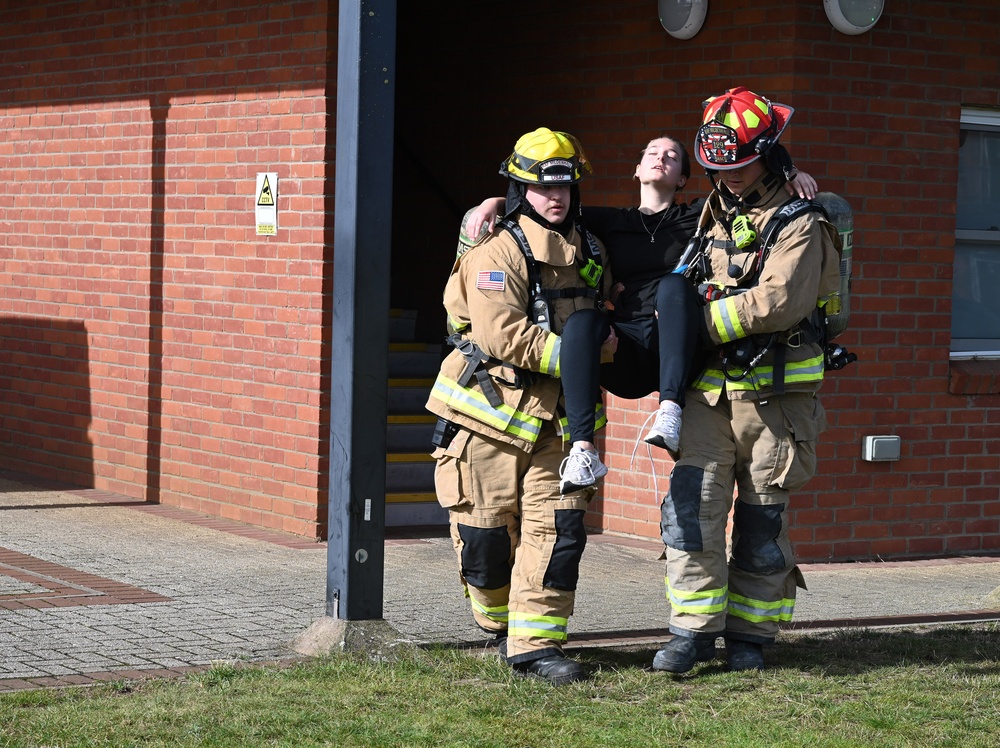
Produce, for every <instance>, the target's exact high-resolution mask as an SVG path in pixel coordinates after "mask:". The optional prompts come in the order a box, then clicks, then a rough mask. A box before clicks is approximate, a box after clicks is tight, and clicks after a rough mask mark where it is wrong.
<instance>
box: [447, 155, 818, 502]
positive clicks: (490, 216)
mask: <svg viewBox="0 0 1000 748" xmlns="http://www.w3.org/2000/svg"><path fill="white" fill-rule="evenodd" d="M690 176H691V161H690V158H689V156H688V153H687V151H686V150H685V148H684V146H683V145H682V144H681V143H680V142H679V141H678V140H676V139H674V138H671V137H669V136H666V135H664V136H661V137H658V138H654V139H653V140H651V141H649V143H648V144H647V145H646V147H645V148H644V149H643V150H642V155H641V158H640V160H639V163H638V164H637V165H636V167H635V174H634V175H633V179H635V180H637V181H638V182H639V206H638V207H633V208H609V207H588V206H583V207H582V209H581V215H582V222H583V225H584V226H585V227H586V228H587V229H588V230H589V231H592V232H593V233H594V234H595V235H596V236H597V237H598V238H599V239H600V240H601V241H602V242H603V244H604V246H605V247H606V249H607V251H608V260H609V265H610V272H611V276H612V278H613V279H614V281H615V285H614V290H613V291H612V299H611V302H612V304H610V305H609V308H608V314H607V315H604V314H601V313H600V312H598V311H597V310H581V311H580V312H576V313H574V314H573V315H572V316H571V317H570V318H569V320H568V321H567V323H566V326H565V327H564V329H563V331H562V347H561V354H560V369H561V372H562V374H561V376H562V383H563V391H564V393H565V400H566V411H567V412H566V416H567V421H568V423H569V433H570V438H571V439H572V443H573V445H572V449H571V450H570V453H569V456H568V457H567V458H566V459H565V460H564V462H563V466H562V469H561V470H560V491H561V492H562V493H569V492H572V491H575V490H578V489H579V488H582V487H585V486H589V485H593V484H594V483H595V482H596V481H597V479H598V478H601V477H603V476H604V475H606V474H607V472H608V468H607V466H606V465H604V464H603V463H602V462H601V459H600V456H599V454H598V452H597V448H596V446H595V444H594V431H595V412H594V410H593V403H594V399H595V398H594V395H595V393H597V394H599V393H600V388H601V387H603V388H604V389H606V390H608V391H609V392H611V393H612V394H614V395H617V396H619V397H623V398H626V399H630V400H635V399H639V398H642V397H645V396H646V395H649V394H650V393H652V392H657V391H658V392H659V399H660V406H659V408H658V409H657V411H656V412H655V413H654V414H652V415H651V416H650V418H649V419H647V423H648V422H649V420H651V419H653V424H652V426H651V427H650V428H649V431H648V432H647V433H646V435H645V437H644V440H645V441H646V442H647V443H649V444H652V445H655V446H657V447H661V448H663V449H666V450H667V451H668V452H669V453H670V454H671V456H672V457H674V458H675V459H676V457H677V447H678V444H679V441H680V428H681V412H682V408H683V407H684V391H685V389H686V388H687V383H688V380H689V378H690V373H691V371H692V365H693V363H694V361H695V358H696V356H697V354H698V352H699V350H700V345H699V337H700V332H699V330H700V327H699V325H700V319H701V311H700V307H699V302H698V298H697V294H696V292H695V291H694V289H693V288H692V286H691V284H690V283H689V282H688V281H687V279H686V278H684V276H683V275H680V274H679V273H674V272H673V271H674V270H675V269H676V268H677V263H678V261H679V260H680V258H681V255H682V254H683V253H684V249H685V248H686V246H687V244H688V241H689V240H690V239H691V237H692V236H693V235H694V232H695V229H696V227H697V223H698V217H699V216H700V214H701V209H702V206H703V204H704V198H698V199H696V200H694V201H692V202H691V203H678V202H676V200H675V197H676V194H677V193H678V192H680V191H681V190H682V189H683V188H684V185H685V183H686V182H687V180H688V179H689V178H690ZM785 189H786V191H787V192H788V193H789V194H790V195H792V196H799V197H808V198H812V197H813V196H814V195H815V194H816V182H815V180H813V178H812V177H811V176H809V175H808V174H805V173H804V172H800V173H799V174H798V175H797V177H793V179H792V181H789V182H787V183H786V184H785ZM503 202H504V201H503V198H487V199H486V200H484V201H483V203H482V204H481V205H480V206H479V208H478V209H477V210H476V211H475V212H474V213H472V214H471V215H470V216H469V220H468V222H467V225H466V233H467V235H468V236H478V235H479V231H480V229H481V228H482V226H483V225H484V224H487V225H488V226H489V228H490V229H491V230H492V228H493V226H494V223H495V220H496V217H497V214H498V212H499V211H500V210H502V207H503ZM615 342H616V343H617V348H616V350H615V353H614V358H613V360H611V361H610V362H606V363H601V354H600V349H601V347H602V346H604V347H605V350H608V349H609V348H614V347H615ZM654 416H655V419H654Z"/></svg>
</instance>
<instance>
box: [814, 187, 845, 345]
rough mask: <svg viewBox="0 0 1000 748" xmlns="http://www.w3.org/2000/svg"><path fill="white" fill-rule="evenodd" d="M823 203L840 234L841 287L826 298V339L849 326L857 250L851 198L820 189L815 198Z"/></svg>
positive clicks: (838, 333)
mask: <svg viewBox="0 0 1000 748" xmlns="http://www.w3.org/2000/svg"><path fill="white" fill-rule="evenodd" d="M814 200H815V202H817V203H819V204H820V205H822V206H823V210H825V211H826V215H827V218H829V219H830V223H832V224H833V225H834V226H836V227H837V233H839V234H840V243H841V247H842V250H841V255H840V289H839V290H838V291H835V292H834V293H832V294H830V295H829V297H828V298H827V302H826V306H825V310H826V330H827V339H828V340H833V339H834V338H835V337H837V336H838V335H840V334H841V333H842V332H844V330H846V329H847V323H848V320H849V318H850V316H851V255H852V253H853V250H854V213H853V212H851V206H850V205H849V204H848V202H847V201H846V200H845V199H844V198H842V197H841V196H840V195H837V194H835V193H833V192H820V193H818V194H817V195H816V197H815V198H814Z"/></svg>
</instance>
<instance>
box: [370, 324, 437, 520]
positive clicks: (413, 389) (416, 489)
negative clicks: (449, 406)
mask: <svg viewBox="0 0 1000 748" xmlns="http://www.w3.org/2000/svg"><path fill="white" fill-rule="evenodd" d="M415 326H416V313H415V312H410V311H403V310H393V311H392V312H391V317H390V319H389V340H390V342H389V392H388V403H387V409H388V418H387V420H388V424H387V427H386V455H385V460H386V464H385V524H386V527H416V526H425V525H447V524H448V512H447V510H445V509H442V508H441V506H440V505H439V504H438V503H437V498H436V497H435V495H434V461H433V460H432V459H431V456H430V452H431V449H432V447H431V435H432V434H433V433H434V424H435V422H436V421H437V419H436V418H435V417H434V416H432V415H431V414H430V413H428V412H427V411H426V410H425V409H424V403H426V402H427V395H428V393H429V392H430V389H431V387H432V386H433V385H434V378H435V377H436V376H437V372H438V367H439V366H440V364H441V346H440V345H439V344H438V345H434V344H426V343H417V342H414V337H415V335H414V330H415Z"/></svg>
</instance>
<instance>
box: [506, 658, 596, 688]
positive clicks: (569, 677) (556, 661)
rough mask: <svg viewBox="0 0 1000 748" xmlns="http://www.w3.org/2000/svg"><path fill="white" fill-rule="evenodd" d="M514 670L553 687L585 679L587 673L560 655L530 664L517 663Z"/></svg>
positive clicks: (533, 661)
mask: <svg viewBox="0 0 1000 748" xmlns="http://www.w3.org/2000/svg"><path fill="white" fill-rule="evenodd" d="M514 669H515V670H516V671H517V672H519V673H523V674H525V675H530V676H531V677H532V678H540V679H541V680H547V681H548V682H549V683H551V684H552V685H553V686H565V685H566V684H568V683H575V682H576V681H579V680H586V678H587V671H586V670H585V669H584V667H583V665H581V664H580V663H579V662H577V661H576V660H571V659H569V658H568V657H565V656H563V655H561V654H556V655H549V656H548V657H542V658H540V659H538V660H532V661H531V662H519V663H518V664H516V665H514Z"/></svg>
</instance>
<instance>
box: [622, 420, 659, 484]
mask: <svg viewBox="0 0 1000 748" xmlns="http://www.w3.org/2000/svg"><path fill="white" fill-rule="evenodd" d="M659 415H660V409H659V408H657V409H656V410H654V411H653V412H652V413H650V414H649V415H648V416H647V417H646V420H645V421H643V423H642V426H640V427H639V435H638V436H637V437H636V438H635V446H633V447H632V457H631V458H630V459H629V463H628V466H629V469H630V470H631V469H632V468H633V467H634V466H635V453H636V451H637V450H638V449H639V442H640V441H643V438H642V437H643V434H645V432H646V427H647V426H648V425H649V422H650V421H652V420H653V419H654V418H656V417H657V416H659ZM645 444H646V455H647V456H648V457H649V469H650V472H651V473H652V474H653V493H655V494H656V500H657V501H659V500H660V487H659V485H658V484H657V481H656V461H655V460H654V459H653V447H652V445H651V444H649V443H648V442H645Z"/></svg>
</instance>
